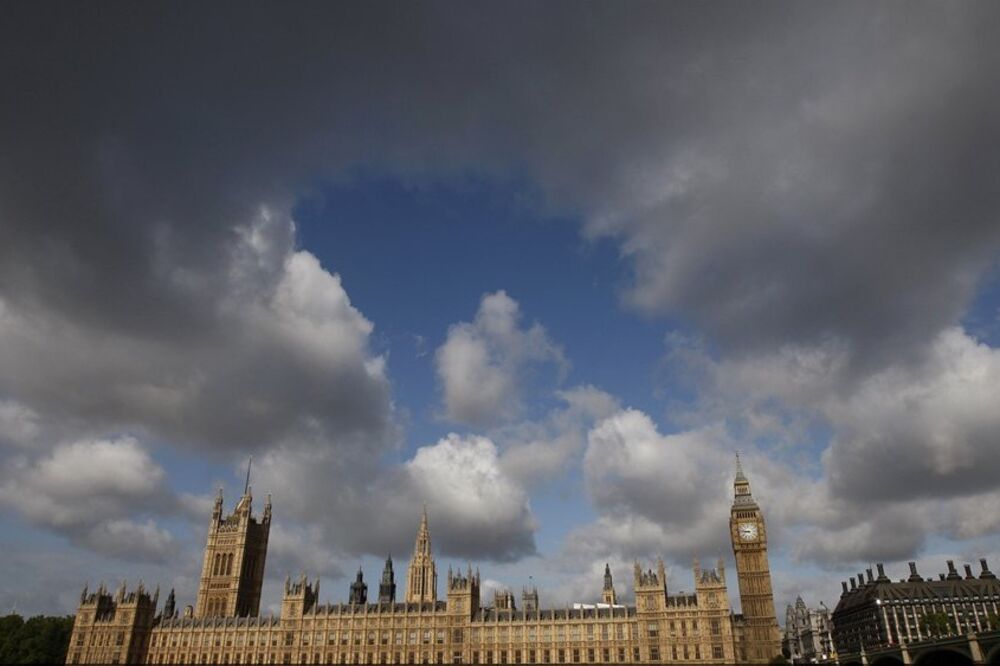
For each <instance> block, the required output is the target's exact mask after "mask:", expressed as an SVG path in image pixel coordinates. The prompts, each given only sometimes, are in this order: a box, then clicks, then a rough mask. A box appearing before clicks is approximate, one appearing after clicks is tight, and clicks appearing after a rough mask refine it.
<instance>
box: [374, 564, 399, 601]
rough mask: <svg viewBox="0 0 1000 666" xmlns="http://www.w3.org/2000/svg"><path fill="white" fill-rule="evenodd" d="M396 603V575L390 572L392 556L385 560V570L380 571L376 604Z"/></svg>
mask: <svg viewBox="0 0 1000 666" xmlns="http://www.w3.org/2000/svg"><path fill="white" fill-rule="evenodd" d="M395 601H396V574H394V573H393V571H392V555H390V556H389V557H387V558H385V568H384V569H382V582H381V583H379V586H378V602H379V603H380V604H391V603H393V602H395Z"/></svg>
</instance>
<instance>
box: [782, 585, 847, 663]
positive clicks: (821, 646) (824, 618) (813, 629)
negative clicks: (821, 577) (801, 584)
mask: <svg viewBox="0 0 1000 666" xmlns="http://www.w3.org/2000/svg"><path fill="white" fill-rule="evenodd" d="M832 632H833V620H832V618H831V617H830V609H829V608H827V607H826V606H824V605H823V602H822V601H821V602H819V608H809V607H807V606H806V602H804V601H803V600H802V597H798V598H796V600H795V605H794V606H793V605H792V604H788V606H787V607H786V608H785V635H784V638H782V640H781V651H782V653H783V654H784V655H785V656H786V657H788V658H789V659H790V660H791V661H792V663H793V664H816V663H824V662H829V663H832V662H833V661H834V660H835V655H836V652H835V651H834V649H833V633H832Z"/></svg>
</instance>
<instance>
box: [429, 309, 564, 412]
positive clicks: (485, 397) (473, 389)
mask: <svg viewBox="0 0 1000 666" xmlns="http://www.w3.org/2000/svg"><path fill="white" fill-rule="evenodd" d="M520 320H521V311H520V306H519V305H518V303H517V301H515V300H514V299H512V298H511V297H510V296H508V295H507V293H506V292H504V291H502V290H501V291H497V292H495V293H492V294H485V295H483V297H482V299H481V300H480V302H479V310H478V311H477V313H476V317H475V319H474V320H473V321H472V322H471V323H469V322H462V323H459V324H455V325H453V326H451V328H449V329H448V338H447V339H446V340H445V342H444V344H442V345H441V347H439V348H438V350H437V353H436V356H435V361H436V367H437V374H438V378H439V379H440V381H441V384H442V386H443V390H444V411H445V416H446V418H448V419H449V420H451V421H455V422H460V423H470V424H476V425H489V424H494V423H497V422H499V421H501V420H503V419H509V418H512V417H515V416H517V415H518V414H519V413H520V412H521V409H522V403H521V389H522V386H523V383H524V381H525V372H526V371H527V368H528V365H529V364H531V363H546V362H548V363H552V364H554V365H555V366H556V367H557V369H558V370H559V371H560V372H565V370H566V367H567V363H566V360H565V358H564V357H563V353H562V350H561V349H560V348H559V347H558V346H557V345H556V344H554V343H553V342H552V341H551V340H550V339H549V337H548V334H547V333H546V331H545V329H544V328H543V327H542V326H541V325H540V324H537V323H535V324H533V325H531V326H530V327H528V328H522V327H521V325H520Z"/></svg>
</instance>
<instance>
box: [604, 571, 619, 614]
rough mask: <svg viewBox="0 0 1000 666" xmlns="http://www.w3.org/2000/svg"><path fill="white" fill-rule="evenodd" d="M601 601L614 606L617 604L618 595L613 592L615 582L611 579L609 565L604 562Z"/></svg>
mask: <svg viewBox="0 0 1000 666" xmlns="http://www.w3.org/2000/svg"><path fill="white" fill-rule="evenodd" d="M601 603H605V604H608V605H610V606H615V605H617V604H618V595H617V594H615V584H614V582H613V581H612V580H611V565H609V564H607V563H605V564H604V590H603V591H602V592H601Z"/></svg>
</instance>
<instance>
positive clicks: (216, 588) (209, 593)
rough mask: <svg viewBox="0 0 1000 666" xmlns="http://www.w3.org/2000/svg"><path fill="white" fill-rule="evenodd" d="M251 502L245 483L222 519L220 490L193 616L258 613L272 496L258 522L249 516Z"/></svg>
mask: <svg viewBox="0 0 1000 666" xmlns="http://www.w3.org/2000/svg"><path fill="white" fill-rule="evenodd" d="M252 503H253V498H252V497H251V495H250V486H249V484H248V485H247V487H246V489H245V490H244V492H243V497H241V498H240V501H239V502H238V503H237V505H236V509H235V510H234V511H233V513H232V514H230V515H228V516H223V515H222V489H221V488H220V489H219V494H218V496H217V497H216V498H215V507H214V508H213V509H212V519H211V520H210V521H209V523H208V543H207V544H206V545H205V561H204V563H203V564H202V567H201V581H200V583H199V585H198V600H197V602H196V604H195V607H194V615H195V617H232V616H237V617H248V616H251V615H257V613H258V611H259V610H260V588H261V584H262V583H263V582H264V560H265V558H266V557H267V538H268V535H269V534H270V532H271V496H270V495H268V496H267V502H266V503H265V504H264V515H263V516H261V518H260V520H257V519H256V518H254V517H253V515H252V506H251V505H252Z"/></svg>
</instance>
